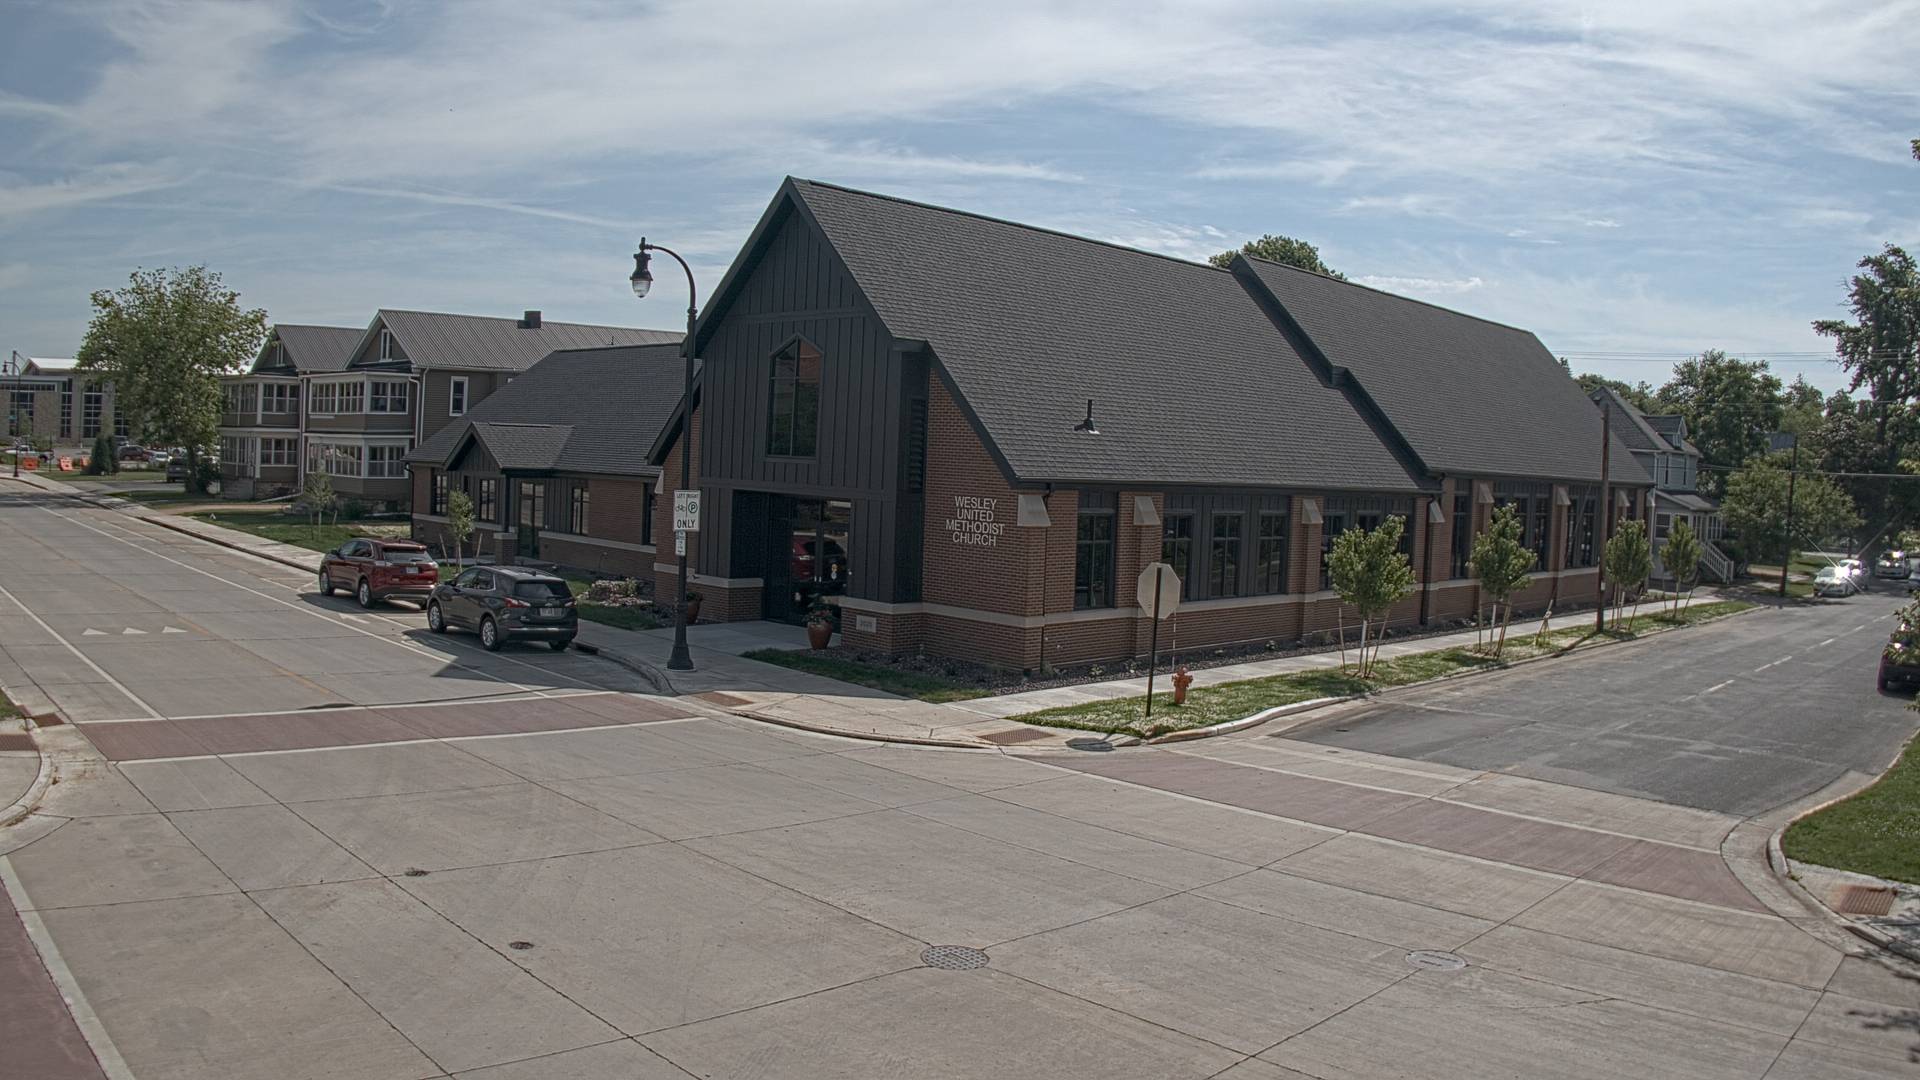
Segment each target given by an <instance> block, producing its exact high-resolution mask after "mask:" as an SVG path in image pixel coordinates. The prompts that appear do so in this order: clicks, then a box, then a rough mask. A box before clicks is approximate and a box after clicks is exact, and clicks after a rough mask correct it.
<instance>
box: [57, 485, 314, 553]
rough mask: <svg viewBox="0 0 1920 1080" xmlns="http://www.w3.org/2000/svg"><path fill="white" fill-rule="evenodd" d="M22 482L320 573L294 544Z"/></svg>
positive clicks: (112, 498)
mask: <svg viewBox="0 0 1920 1080" xmlns="http://www.w3.org/2000/svg"><path fill="white" fill-rule="evenodd" d="M20 480H21V481H22V482H23V483H25V484H27V485H28V486H30V487H37V488H39V489H41V490H42V491H47V492H51V493H53V494H55V495H72V496H75V497H77V498H80V499H84V500H86V501H87V502H88V503H91V504H92V505H94V506H99V507H103V508H105V509H108V510H118V511H120V512H121V513H123V514H126V515H128V516H130V517H136V518H139V519H140V520H142V521H145V522H147V523H148V524H151V525H158V526H160V527H161V528H163V529H172V530H173V531H175V532H181V533H186V534H187V535H189V536H195V537H198V538H200V539H202V540H205V541H207V542H208V543H210V544H218V545H219V546H221V547H225V548H233V549H234V550H237V551H244V552H246V553H248V554H250V555H258V556H259V557H261V558H263V559H270V560H272V561H274V562H277V563H280V564H282V565H285V566H291V567H293V568H295V569H297V570H306V571H308V572H310V573H314V574H318V573H319V572H320V553H319V552H317V551H309V550H308V549H306V548H303V547H296V546H294V545H292V544H282V543H279V542H278V541H274V540H267V539H264V538H262V537H258V536H255V535H253V534H252V533H244V532H241V531H239V530H238V529H223V528H221V527H220V526H218V525H209V524H207V523H206V522H203V521H195V520H194V519H193V518H189V517H181V516H178V515H175V514H165V513H160V512H158V511H154V510H149V509H147V508H146V507H144V506H141V505H140V504H139V503H137V502H133V501H131V500H129V499H121V498H117V497H115V496H113V495H106V494H102V493H100V492H96V491H88V490H87V489H85V488H82V487H76V486H74V485H72V484H63V483H61V482H60V481H58V480H53V479H50V478H48V477H44V476H35V475H33V474H31V473H21V474H20Z"/></svg>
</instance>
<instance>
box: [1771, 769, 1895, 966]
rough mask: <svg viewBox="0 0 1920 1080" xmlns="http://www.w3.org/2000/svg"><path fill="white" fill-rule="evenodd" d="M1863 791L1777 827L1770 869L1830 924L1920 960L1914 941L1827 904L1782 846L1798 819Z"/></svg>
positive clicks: (1857, 792)
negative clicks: (1799, 873)
mask: <svg viewBox="0 0 1920 1080" xmlns="http://www.w3.org/2000/svg"><path fill="white" fill-rule="evenodd" d="M1899 762H1900V759H1899V758H1898V757H1895V758H1894V764H1896V765H1897V764H1899ZM1888 771H1892V766H1891V765H1890V766H1888ZM1884 776H1886V773H1885V772H1883V773H1881V774H1880V776H1879V777H1875V778H1874V781H1873V783H1879V781H1880V779H1881V777H1884ZM1872 786H1873V784H1867V785H1865V786H1863V787H1861V788H1860V791H1865V790H1866V789H1867V788H1868V787H1872ZM1860 791H1854V792H1849V793H1848V794H1845V795H1841V796H1838V797H1836V798H1832V799H1828V800H1827V801H1826V802H1823V803H1821V804H1820V805H1818V806H1814V807H1810V808H1808V809H1807V810H1805V811H1802V812H1801V813H1799V814H1796V815H1794V818H1793V820H1792V821H1789V822H1787V823H1786V824H1785V825H1782V826H1780V827H1779V828H1778V829H1775V830H1774V831H1773V834H1772V835H1771V836H1768V837H1767V869H1769V870H1771V871H1773V876H1774V878H1775V879H1776V880H1778V881H1779V882H1780V883H1781V884H1782V885H1784V886H1786V887H1787V888H1788V889H1790V890H1794V891H1797V892H1798V893H1799V894H1800V896H1801V897H1802V898H1803V899H1805V900H1807V901H1808V902H1810V903H1811V904H1812V905H1813V907H1814V908H1815V910H1817V911H1819V912H1820V914H1821V915H1822V916H1824V917H1825V918H1826V920H1827V922H1828V923H1829V924H1831V925H1834V926H1837V927H1839V928H1840V929H1842V930H1845V931H1847V932H1848V933H1850V934H1852V935H1853V936H1854V937H1857V938H1859V939H1861V940H1862V941H1865V942H1867V943H1868V944H1871V945H1876V946H1878V947H1880V948H1882V949H1885V950H1886V951H1888V952H1890V953H1893V954H1895V955H1897V956H1903V957H1905V958H1907V959H1908V960H1913V961H1916V962H1920V948H1916V947H1914V946H1912V945H1909V944H1907V943H1906V942H1904V941H1901V940H1899V939H1898V938H1895V937H1893V936H1892V935H1890V934H1887V933H1886V932H1885V931H1882V930H1880V929H1878V928H1876V927H1872V926H1868V925H1866V924H1864V923H1858V922H1855V921H1854V920H1852V919H1849V918H1847V917H1846V916H1844V915H1842V914H1840V913H1839V912H1837V911H1835V910H1833V909H1832V908H1830V907H1828V906H1827V904H1826V901H1824V900H1822V899H1820V898H1819V897H1818V896H1815V895H1814V893H1813V890H1812V889H1809V888H1807V887H1806V886H1805V885H1803V884H1801V882H1800V880H1799V879H1798V878H1796V877H1794V876H1793V863H1792V860H1790V859H1788V858H1787V853H1786V851H1785V850H1784V849H1783V848H1782V847H1781V846H1780V839H1781V837H1784V836H1786V835H1787V830H1788V829H1791V828H1793V826H1794V824H1795V823H1796V822H1798V821H1800V820H1801V819H1802V818H1806V817H1811V816H1812V815H1814V814H1817V813H1819V812H1820V811H1822V810H1825V809H1826V808H1827V807H1829V806H1833V805H1835V804H1836V803H1843V802H1845V801H1847V800H1848V799H1851V798H1853V797H1854V796H1855V795H1858V794H1859V793H1860Z"/></svg>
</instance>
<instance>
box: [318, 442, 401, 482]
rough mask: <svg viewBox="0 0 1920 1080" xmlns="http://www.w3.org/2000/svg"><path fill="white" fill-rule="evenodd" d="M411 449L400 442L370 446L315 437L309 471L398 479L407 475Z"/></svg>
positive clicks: (368, 477)
mask: <svg viewBox="0 0 1920 1080" xmlns="http://www.w3.org/2000/svg"><path fill="white" fill-rule="evenodd" d="M406 456H407V448H406V447H405V446H402V445H397V444H379V445H373V446H368V445H364V444H361V443H334V442H322V441H319V440H312V441H309V442H308V443H307V471H308V472H324V473H326V474H327V475H328V476H346V477H354V478H360V477H365V478H366V479H369V480H394V479H400V478H402V477H405V476H406V475H407V463H406Z"/></svg>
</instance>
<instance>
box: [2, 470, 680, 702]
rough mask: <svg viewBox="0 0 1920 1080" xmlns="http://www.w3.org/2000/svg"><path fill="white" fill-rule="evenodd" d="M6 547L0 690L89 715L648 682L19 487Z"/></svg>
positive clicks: (7, 506) (6, 509)
mask: <svg viewBox="0 0 1920 1080" xmlns="http://www.w3.org/2000/svg"><path fill="white" fill-rule="evenodd" d="M0 553H4V554H3V555H0V687H4V688H6V689H7V691H8V693H9V695H10V696H14V697H16V699H18V700H20V701H21V702H22V703H23V704H27V705H28V706H29V707H30V708H32V707H35V706H41V707H44V706H45V705H47V704H51V705H52V706H53V707H54V708H57V709H59V710H60V711H61V712H62V713H64V714H65V715H66V716H67V717H68V718H69V719H70V720H73V721H75V722H78V723H82V724H86V723H96V722H107V721H116V720H151V719H154V718H157V717H189V716H203V717H204V716H219V715H224V714H238V713H263V712H279V711H291V710H302V709H317V708H339V707H342V706H349V705H366V706H380V705H403V704H419V703H425V702H435V701H446V700H461V699H483V698H498V697H503V696H513V695H525V694H542V693H556V692H567V691H579V690H621V691H627V690H644V689H646V685H645V683H644V682H643V681H642V680H640V679H639V677H638V676H636V675H634V674H633V673H631V672H628V671H627V670H626V669H624V668H621V667H619V666H617V665H614V664H612V663H609V662H606V661H603V660H599V659H595V658H592V657H588V656H585V655H583V654H579V653H574V652H568V653H565V654H556V653H552V652H550V651H549V650H547V649H545V648H537V649H536V648H534V647H531V646H509V648H508V649H507V650H506V651H503V652H501V653H498V654H491V653H488V652H486V651H485V650H483V649H481V648H480V646H479V644H478V643H477V642H476V641H475V640H474V639H473V638H471V637H465V636H460V635H448V636H445V637H441V636H436V635H433V634H430V633H428V632H427V630H426V629H425V620H424V618H423V616H422V615H421V613H420V612H419V610H418V609H416V608H414V607H413V606H412V605H410V604H387V605H383V606H381V607H380V608H379V609H378V610H376V611H372V612H366V611H361V610H359V608H358V607H357V606H355V605H354V603H353V602H352V601H351V600H349V599H347V598H344V597H336V598H333V599H322V598H321V597H320V596H319V595H318V594H317V593H316V592H315V590H314V585H313V581H312V580H311V578H310V577H309V575H307V574H305V573H302V572H300V571H297V570H294V569H291V568H287V567H281V566H278V565H276V564H272V563H268V562H266V561H264V560H261V559H258V558H255V557H253V556H249V555H244V554H241V553H239V552H233V551H228V550H226V549H224V548H220V547H216V546H214V545H211V544H207V543H205V542H203V541H199V540H195V539H192V538H190V537H187V536H184V535H181V534H179V533H176V532H173V531H171V530H168V529H164V528H160V527H158V526H154V525H150V524H147V523H144V522H142V521H139V520H138V519H135V518H132V517H129V516H127V515H125V514H121V513H117V512H114V511H109V510H100V509H93V508H89V507H87V506H85V505H84V504H81V503H78V502H76V501H75V500H73V499H70V498H65V497H61V496H56V495H49V494H45V493H42V492H38V491H33V490H31V489H27V488H25V487H24V485H15V484H12V483H10V482H9V483H6V484H4V485H0Z"/></svg>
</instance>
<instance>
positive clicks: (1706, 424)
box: [1660, 349, 1783, 494]
mask: <svg viewBox="0 0 1920 1080" xmlns="http://www.w3.org/2000/svg"><path fill="white" fill-rule="evenodd" d="M1660 401H1661V403H1662V404H1664V405H1665V406H1666V407H1667V408H1669V409H1672V410H1673V411H1675V412H1678V413H1679V414H1680V415H1682V416H1684V417H1686V420H1687V433H1688V435H1689V436H1691V437H1692V439H1693V444H1694V445H1695V446H1697V447H1699V448H1700V456H1701V458H1703V459H1704V460H1705V461H1706V463H1707V464H1709V465H1718V466H1721V467H1722V468H1727V469H1734V468H1739V467H1740V466H1742V465H1744V464H1746V462H1747V459H1748V458H1752V457H1757V456H1758V455H1761V454H1764V453H1766V452H1767V438H1768V436H1769V435H1770V434H1771V433H1772V432H1775V431H1778V430H1780V420H1781V414H1782V410H1783V406H1782V387H1781V385H1780V379H1779V378H1778V377H1777V376H1775V375H1774V374H1772V373H1771V372H1770V371H1768V370H1767V362H1766V361H1765V360H1752V361H1748V360H1741V359H1738V358H1736V357H1731V356H1728V355H1727V354H1726V353H1724V352H1721V351H1720V350H1719V349H1708V350H1707V351H1705V352H1703V353H1701V354H1700V355H1699V356H1695V357H1690V358H1688V359H1687V360H1684V361H1682V362H1681V363H1680V364H1679V365H1677V366H1676V367H1675V368H1674V370H1673V379H1672V380H1671V381H1670V382H1668V383H1667V384H1666V385H1665V386H1662V387H1661V388H1660ZM1723 485H1724V481H1723V480H1722V474H1721V473H1720V472H1716V471H1713V470H1703V474H1702V476H1701V477H1700V486H1701V487H1702V488H1704V489H1706V490H1707V491H1709V492H1710V493H1713V494H1719V492H1720V491H1721V490H1722V489H1723Z"/></svg>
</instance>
